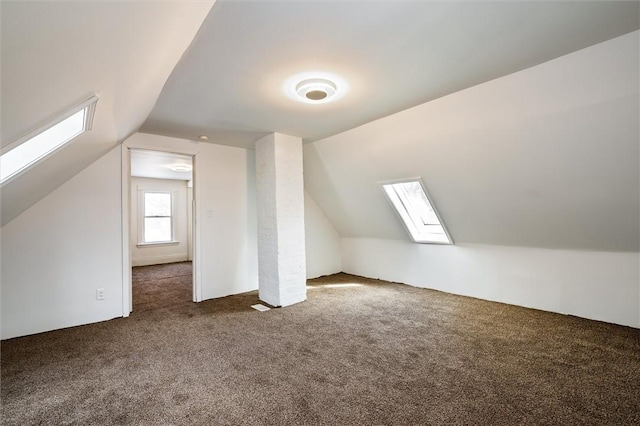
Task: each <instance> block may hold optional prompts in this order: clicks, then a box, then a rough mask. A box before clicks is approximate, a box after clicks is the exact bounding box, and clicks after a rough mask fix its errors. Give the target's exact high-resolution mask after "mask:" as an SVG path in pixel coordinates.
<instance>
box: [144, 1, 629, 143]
mask: <svg viewBox="0 0 640 426" xmlns="http://www.w3.org/2000/svg"><path fill="white" fill-rule="evenodd" d="M638 25H639V24H638V3H637V2H613V1H568V2H567V1H550V2H547V1H513V2H511V1H493V2H491V1H489V2H458V1H324V0H322V1H275V0H268V1H224V0H220V1H218V2H216V5H215V6H214V8H213V10H212V12H211V14H210V15H209V16H208V17H207V19H206V20H205V22H204V23H203V26H202V29H201V31H200V32H199V34H198V35H197V37H196V39H195V41H194V43H193V46H192V47H191V49H189V51H188V52H187V53H186V55H185V56H184V58H183V59H182V60H181V61H180V63H179V64H178V66H177V67H176V69H175V70H174V72H173V73H172V75H171V77H170V78H169V80H168V82H167V85H166V87H165V89H164V90H163V92H162V94H161V96H160V98H159V100H158V103H157V104H156V106H155V108H154V109H153V111H152V113H151V114H150V116H149V118H148V119H147V121H146V122H145V123H144V125H143V126H142V128H141V131H142V132H147V133H155V134H160V135H165V136H174V137H179V138H184V139H192V140H193V139H197V138H198V136H199V135H207V136H208V137H209V141H213V142H216V143H221V144H228V145H236V146H242V147H248V148H252V147H253V143H254V141H255V140H256V139H258V138H259V137H260V136H262V135H263V134H265V133H268V132H274V131H275V132H280V133H285V134H290V135H294V136H299V137H302V138H303V139H304V140H305V141H306V142H309V141H314V140H318V139H321V138H324V137H327V136H330V135H334V134H336V133H339V132H342V131H345V130H347V129H351V128H353V127H356V126H358V125H361V124H364V123H367V122H370V121H372V120H375V119H378V118H381V117H384V116H387V115H389V114H392V113H395V112H398V111H401V110H404V109H406V108H409V107H413V106H415V105H419V104H422V103H424V102H427V101H430V100H433V99H436V98H439V97H441V96H444V95H447V94H450V93H453V92H456V91H459V90H462V89H464V88H467V87H471V86H473V85H476V84H479V83H482V82H485V81H488V80H491V79H494V78H498V77H501V76H504V75H507V74H510V73H513V72H516V71H518V70H522V69H525V68H528V67H531V66H534V65H537V64H540V63H542V62H545V61H548V60H550V59H553V58H556V57H559V56H562V55H565V54H567V53H570V52H573V51H576V50H579V49H582V48H584V47H587V46H591V45H593V44H596V43H599V42H602V41H604V40H608V39H611V38H614V37H617V36H619V35H622V34H626V33H629V32H631V31H634V30H636V29H638ZM307 71H326V72H331V73H335V74H338V75H340V76H341V77H342V78H344V79H345V80H346V82H347V84H348V92H347V94H346V95H345V96H344V97H342V98H341V99H340V100H339V101H338V102H334V103H328V104H323V105H307V104H302V103H299V102H296V101H294V100H292V99H290V98H289V97H287V96H286V95H285V93H284V90H283V89H285V88H283V86H284V85H285V82H286V81H287V79H289V78H290V77H292V76H293V75H295V74H298V73H301V72H307Z"/></svg>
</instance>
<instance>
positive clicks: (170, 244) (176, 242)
mask: <svg viewBox="0 0 640 426" xmlns="http://www.w3.org/2000/svg"><path fill="white" fill-rule="evenodd" d="M177 244H180V241H163V242H158V243H138V244H136V247H138V248H143V247H157V246H175V245H177Z"/></svg>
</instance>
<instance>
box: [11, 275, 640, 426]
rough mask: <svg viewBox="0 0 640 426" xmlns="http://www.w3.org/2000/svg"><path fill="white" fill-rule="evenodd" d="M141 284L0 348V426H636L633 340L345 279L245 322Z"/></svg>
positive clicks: (551, 317) (639, 368)
mask: <svg viewBox="0 0 640 426" xmlns="http://www.w3.org/2000/svg"><path fill="white" fill-rule="evenodd" d="M147 268H148V269H139V270H136V271H134V277H135V279H136V284H135V289H134V291H135V296H134V297H135V300H136V305H135V306H134V313H133V314H132V316H131V317H129V318H127V319H116V320H112V321H107V322H103V323H99V324H92V325H87V326H82V327H75V328H71V329H66V330H59V331H54V332H49V333H43V334H39V335H35V336H28V337H23V338H17V339H11V340H7V341H4V342H2V363H1V364H2V365H1V366H2V369H1V373H2V384H1V391H2V392H1V395H2V420H3V424H6V425H27V424H56V425H58V424H77V425H92V424H96V425H109V424H132V425H162V424H173V425H192V424H194V425H217V424H227V425H240V424H256V425H258V424H269V425H300V424H306V425H313V424H334V425H357V424H363V425H364V424H395V425H408V424H434V425H440V424H447V425H449V424H470V425H471V424H473V425H488V424H500V425H515V424H536V425H540V424H556V425H569V424H572V425H573V424H594V425H595V424H598V425H602V424H611V425H631V424H640V330H637V329H632V328H627V327H620V326H615V325H611V324H605V323H600V322H595V321H588V320H584V319H579V318H575V317H567V316H562V315H557V314H551V313H546V312H541V311H535V310H530V309H524V308H518V307H514V306H509V305H503V304H498V303H492V302H487V301H481V300H476V299H470V298H465V297H460V296H453V295H448V294H444V293H440V292H436V291H430V290H424V289H417V288H412V287H409V286H405V285H400V284H392V283H388V282H383V281H375V280H368V279H363V278H359V277H355V276H350V275H346V274H338V275H333V276H329V277H324V278H321V279H317V280H312V281H310V282H309V285H310V288H309V291H308V300H307V301H306V302H304V303H301V304H298V305H294V306H290V307H288V308H284V309H272V310H270V311H267V312H258V311H255V310H253V309H251V308H250V307H249V306H250V305H251V304H254V303H257V302H258V299H257V293H256V292H252V293H247V294H241V295H237V296H231V297H225V298H222V299H217V300H211V301H207V302H203V303H200V304H194V303H191V302H190V300H191V281H190V270H189V268H190V266H189V265H173V266H171V267H167V269H165V270H161V269H154V268H151V267H147ZM171 268H173V269H172V271H173V272H170V271H169V269H171ZM185 270H186V271H187V273H186V274H185V273H184V271H185ZM181 271H182V272H181ZM165 284H166V286H165ZM177 286H182V287H181V289H177ZM165 287H170V288H165ZM169 293H170V294H171V296H167V295H168V294H169Z"/></svg>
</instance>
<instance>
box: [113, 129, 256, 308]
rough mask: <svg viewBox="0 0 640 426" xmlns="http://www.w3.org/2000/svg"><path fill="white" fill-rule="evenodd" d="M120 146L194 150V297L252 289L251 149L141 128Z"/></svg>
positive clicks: (253, 237)
mask: <svg viewBox="0 0 640 426" xmlns="http://www.w3.org/2000/svg"><path fill="white" fill-rule="evenodd" d="M123 146H124V148H125V149H128V148H140V149H151V150H158V151H168V152H174V153H179V154H188V155H194V176H195V182H194V189H193V191H194V198H195V221H196V222H195V227H196V232H195V233H196V235H195V244H196V253H195V257H196V267H195V270H194V273H195V275H196V279H197V280H198V282H199V283H200V286H201V289H200V293H201V294H200V295H199V298H200V299H201V300H206V299H211V298H215V297H222V296H227V295H230V294H236V293H242V292H245V291H250V290H255V289H257V288H258V281H257V279H258V268H257V246H256V206H255V165H254V164H255V153H254V152H253V151H249V150H246V149H243V148H234V147H229V146H222V145H214V144H210V143H205V142H193V141H188V140H185V139H176V138H171V137H165V136H157V135H150V134H145V133H136V134H134V135H133V136H131V137H130V138H129V139H127V140H126V141H125V142H124V144H123ZM198 234H199V238H198Z"/></svg>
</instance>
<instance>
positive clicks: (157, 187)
mask: <svg viewBox="0 0 640 426" xmlns="http://www.w3.org/2000/svg"><path fill="white" fill-rule="evenodd" d="M144 191H160V192H170V193H172V194H173V203H174V206H173V207H174V214H175V218H174V226H175V227H174V230H173V232H174V239H175V243H172V244H152V245H148V244H147V245H145V244H141V243H142V240H141V239H140V240H139V238H140V237H141V234H140V233H139V227H141V226H142V220H143V219H142V216H141V215H142V214H144V213H143V209H142V208H141V207H142V205H141V203H142V202H143V201H142V195H141V192H144ZM130 194H131V204H130V205H129V206H130V208H131V222H130V223H131V227H130V230H131V232H130V238H131V239H130V243H131V244H130V247H131V264H132V265H133V266H144V265H159V264H162V263H171V262H183V261H186V260H188V259H189V235H188V227H189V212H188V209H187V206H188V195H187V182H186V181H184V180H170V179H150V178H140V177H132V178H131V193H130Z"/></svg>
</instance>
